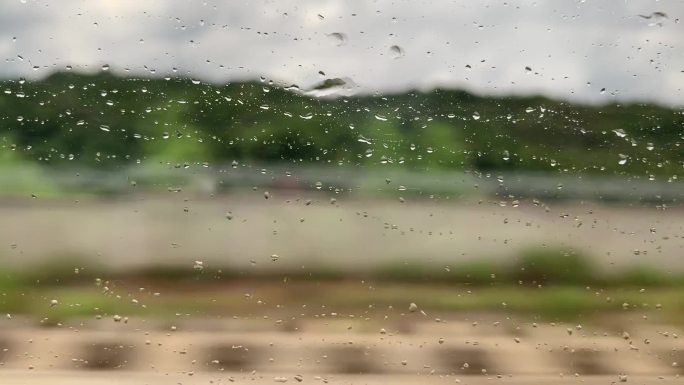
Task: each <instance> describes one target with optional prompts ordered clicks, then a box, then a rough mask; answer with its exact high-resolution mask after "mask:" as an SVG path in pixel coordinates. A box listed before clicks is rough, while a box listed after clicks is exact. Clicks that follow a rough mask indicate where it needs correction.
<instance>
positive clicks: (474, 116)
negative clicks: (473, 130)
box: [473, 111, 480, 120]
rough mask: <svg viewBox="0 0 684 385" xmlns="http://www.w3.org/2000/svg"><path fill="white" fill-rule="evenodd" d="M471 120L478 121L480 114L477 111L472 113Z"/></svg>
mask: <svg viewBox="0 0 684 385" xmlns="http://www.w3.org/2000/svg"><path fill="white" fill-rule="evenodd" d="M473 119H475V120H480V113H479V112H477V111H475V112H473Z"/></svg>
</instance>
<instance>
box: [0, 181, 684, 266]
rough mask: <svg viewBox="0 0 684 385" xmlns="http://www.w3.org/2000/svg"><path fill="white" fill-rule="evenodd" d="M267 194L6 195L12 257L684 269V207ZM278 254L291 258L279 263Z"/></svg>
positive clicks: (2, 210)
mask: <svg viewBox="0 0 684 385" xmlns="http://www.w3.org/2000/svg"><path fill="white" fill-rule="evenodd" d="M262 194H263V192H262V191H258V192H255V195H258V196H256V197H255V196H248V197H245V196H220V197H216V198H207V197H205V198H202V199H196V198H194V197H192V196H189V197H187V196H183V195H182V194H181V193H178V194H175V193H169V195H168V196H167V195H164V196H162V197H159V196H154V197H143V196H139V197H130V198H128V199H126V200H115V201H81V202H74V201H49V200H41V199H40V198H39V199H33V200H21V201H12V202H0V228H1V229H2V231H1V232H0V248H1V249H0V256H1V257H2V258H3V260H4V261H5V262H7V263H14V264H16V265H18V266H24V267H34V266H35V263H37V262H45V261H47V260H49V259H54V258H64V257H66V256H71V257H74V256H75V257H80V258H81V259H84V260H88V261H96V262H97V263H101V264H105V265H110V266H112V267H114V268H121V269H126V268H129V267H135V266H140V265H150V264H164V265H169V264H175V265H181V266H188V267H191V266H192V264H193V261H195V260H202V261H204V263H206V264H207V265H209V264H211V265H214V266H222V267H239V268H259V269H268V268H277V267H288V268H297V269H300V268H301V267H302V266H305V267H316V266H326V267H331V268H335V269H339V270H364V269H367V268H368V267H369V266H373V265H386V264H387V263H388V262H393V263H395V264H396V263H402V262H405V261H421V262H423V263H431V264H435V265H436V266H445V265H454V264H458V263H459V262H462V261H464V260H468V259H477V258H482V257H492V258H504V259H505V258H510V257H512V256H514V255H515V254H516V253H518V252H519V251H520V250H523V249H526V248H528V247H532V246H540V245H556V246H560V247H565V248H576V249H580V250H584V251H586V252H587V253H589V254H590V255H592V256H594V257H595V259H596V261H597V262H598V263H599V264H600V265H601V266H602V267H603V268H606V269H610V270H614V269H616V268H619V267H625V266H627V265H631V264H634V263H639V264H647V265H651V266H655V267H659V268H662V269H667V270H684V258H681V256H682V255H683V253H684V240H683V239H682V236H683V234H684V208H682V207H674V208H669V209H666V210H663V209H659V208H656V207H654V206H651V207H640V208H635V207H632V208H630V207H619V206H598V205H595V204H582V203H564V204H561V203H553V204H550V206H548V207H545V205H544V204H543V203H542V204H541V205H538V206H537V205H534V204H532V203H531V202H521V203H520V205H519V206H518V207H514V205H513V204H512V202H507V203H506V204H505V206H502V205H500V204H499V202H481V203H479V202H477V201H459V202H454V201H450V200H441V201H440V200H427V199H422V200H412V199H410V198H407V200H406V202H405V203H400V202H399V201H398V200H368V199H365V200H353V199H352V200H349V199H347V198H344V197H339V199H338V201H337V202H336V203H335V204H331V203H330V201H329V199H330V196H328V195H322V194H321V195H303V194H304V193H290V194H291V195H282V194H283V193H274V194H272V195H271V197H270V199H268V200H266V199H264V198H263V195H262ZM186 198H187V200H185V199H186ZM308 199H311V200H312V201H311V203H310V204H309V205H307V204H306V201H307V200H308ZM227 212H231V213H232V214H231V215H232V219H231V220H228V219H227V218H226V213H227ZM273 254H277V255H279V256H280V258H279V260H278V263H277V264H276V263H273V261H271V255H273Z"/></svg>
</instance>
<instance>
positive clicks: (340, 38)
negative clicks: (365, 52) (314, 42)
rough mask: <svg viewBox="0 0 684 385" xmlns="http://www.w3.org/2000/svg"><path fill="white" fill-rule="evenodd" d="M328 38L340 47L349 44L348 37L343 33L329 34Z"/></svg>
mask: <svg viewBox="0 0 684 385" xmlns="http://www.w3.org/2000/svg"><path fill="white" fill-rule="evenodd" d="M328 37H330V38H331V39H333V40H334V41H335V42H336V44H337V45H338V46H341V45H345V44H346V43H347V35H346V34H344V33H342V32H333V33H329V34H328Z"/></svg>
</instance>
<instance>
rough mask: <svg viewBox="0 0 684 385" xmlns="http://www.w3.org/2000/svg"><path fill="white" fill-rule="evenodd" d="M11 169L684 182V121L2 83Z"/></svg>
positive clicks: (531, 104)
mask: <svg viewBox="0 0 684 385" xmlns="http://www.w3.org/2000/svg"><path fill="white" fill-rule="evenodd" d="M0 92H1V93H0V162H3V161H4V162H24V161H25V162H39V163H40V164H45V165H50V166H54V167H60V166H64V165H69V164H73V163H78V164H81V165H88V166H96V167H118V166H120V165H123V164H127V163H134V162H169V163H178V162H189V163H192V162H207V163H209V164H225V163H228V164H229V163H230V162H232V161H239V162H246V161H253V162H259V163H270V162H279V163H283V162H285V163H312V162H315V163H318V164H321V163H325V164H333V165H342V166H344V165H349V166H359V165H361V166H367V167H407V168H411V169H417V170H429V169H437V168H439V169H466V170H481V171H488V170H509V171H510V170H523V171H557V172H574V173H585V172H588V173H611V174H614V173H619V174H629V175H643V176H648V175H666V176H669V177H672V176H674V175H677V174H679V173H681V170H682V167H683V165H684V164H683V161H684V148H682V143H683V141H684V111H683V110H681V109H673V108H667V107H662V106H657V105H648V104H629V105H625V104H609V105H603V106H589V105H578V104H571V103H569V102H565V101H558V100H551V99H547V98H542V97H483V96H476V95H473V94H470V93H467V92H464V91H459V90H445V89H435V90H432V91H430V92H415V91H412V92H405V93H401V94H391V95H362V96H353V97H336V98H314V97H311V96H308V95H306V94H305V93H303V92H299V91H291V90H288V89H285V88H283V87H279V86H276V85H272V84H270V83H268V82H241V83H228V84H222V85H216V84H207V83H202V82H197V81H193V80H191V79H184V78H123V77H117V76H114V75H112V74H110V73H106V72H103V73H98V74H92V75H87V74H78V73H71V72H63V73H55V74H53V75H52V76H50V77H48V78H46V79H43V80H38V81H24V80H5V81H2V82H0Z"/></svg>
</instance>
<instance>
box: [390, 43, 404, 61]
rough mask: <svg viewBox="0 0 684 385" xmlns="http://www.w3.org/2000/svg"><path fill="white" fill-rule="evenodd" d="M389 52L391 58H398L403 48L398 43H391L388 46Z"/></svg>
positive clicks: (401, 54) (402, 54)
mask: <svg viewBox="0 0 684 385" xmlns="http://www.w3.org/2000/svg"><path fill="white" fill-rule="evenodd" d="M390 53H391V54H392V58H393V59H399V58H401V57H403V56H404V49H403V48H401V47H399V46H398V45H393V46H391V47H390Z"/></svg>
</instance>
